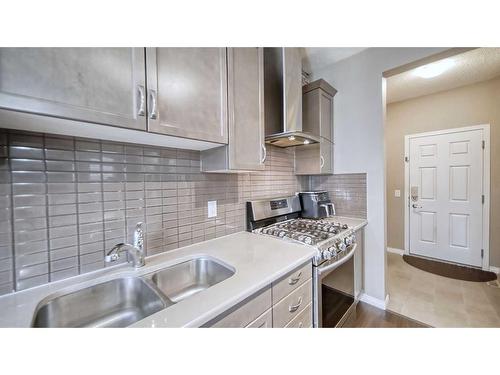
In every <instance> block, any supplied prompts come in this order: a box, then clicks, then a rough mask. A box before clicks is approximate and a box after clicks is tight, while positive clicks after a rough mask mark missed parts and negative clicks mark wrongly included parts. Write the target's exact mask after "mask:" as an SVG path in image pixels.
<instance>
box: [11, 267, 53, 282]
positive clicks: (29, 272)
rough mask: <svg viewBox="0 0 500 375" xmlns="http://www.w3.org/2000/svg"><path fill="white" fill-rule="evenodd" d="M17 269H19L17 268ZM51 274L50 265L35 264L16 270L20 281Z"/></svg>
mask: <svg viewBox="0 0 500 375" xmlns="http://www.w3.org/2000/svg"><path fill="white" fill-rule="evenodd" d="M16 268H17V267H16ZM48 272H49V264H48V263H42V264H35V265H32V266H25V267H21V268H18V269H16V278H17V279H19V280H22V279H28V278H31V277H35V276H40V275H45V274H47V273H48Z"/></svg>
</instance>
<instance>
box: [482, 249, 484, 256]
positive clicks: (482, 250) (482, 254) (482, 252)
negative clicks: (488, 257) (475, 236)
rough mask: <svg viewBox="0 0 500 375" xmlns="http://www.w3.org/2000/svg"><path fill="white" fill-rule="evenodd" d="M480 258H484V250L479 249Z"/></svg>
mask: <svg viewBox="0 0 500 375" xmlns="http://www.w3.org/2000/svg"><path fill="white" fill-rule="evenodd" d="M481 258H484V249H481Z"/></svg>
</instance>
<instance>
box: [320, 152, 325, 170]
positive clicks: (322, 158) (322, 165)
mask: <svg viewBox="0 0 500 375" xmlns="http://www.w3.org/2000/svg"><path fill="white" fill-rule="evenodd" d="M324 166H325V158H324V157H323V155H320V157H319V169H323V167H324Z"/></svg>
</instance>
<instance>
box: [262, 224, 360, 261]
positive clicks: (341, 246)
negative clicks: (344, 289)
mask: <svg viewBox="0 0 500 375" xmlns="http://www.w3.org/2000/svg"><path fill="white" fill-rule="evenodd" d="M253 232H254V233H258V234H264V235H268V236H273V237H278V238H282V239H284V240H288V241H293V242H300V243H303V244H306V245H310V246H313V247H315V248H316V250H317V254H316V256H315V257H314V259H313V263H314V265H316V266H317V265H319V264H321V263H323V262H326V261H330V260H337V259H339V258H340V257H342V255H343V254H344V253H345V252H346V250H347V247H348V246H350V245H351V244H353V243H354V241H355V237H354V234H353V230H352V229H350V228H349V227H348V226H347V225H346V224H342V223H338V222H334V221H332V220H330V219H302V218H296V219H290V220H285V221H281V222H277V223H275V224H271V225H267V226H264V227H261V228H257V229H254V230H253Z"/></svg>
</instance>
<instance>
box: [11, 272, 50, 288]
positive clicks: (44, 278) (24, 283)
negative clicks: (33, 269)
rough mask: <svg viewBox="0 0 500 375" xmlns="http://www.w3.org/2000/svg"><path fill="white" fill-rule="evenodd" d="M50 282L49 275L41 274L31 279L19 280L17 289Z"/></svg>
mask: <svg viewBox="0 0 500 375" xmlns="http://www.w3.org/2000/svg"><path fill="white" fill-rule="evenodd" d="M48 282H49V275H47V274H45V275H40V276H36V277H31V278H29V279H25V280H18V281H17V282H16V289H17V290H24V289H28V288H33V287H35V286H38V285H43V284H46V283H48Z"/></svg>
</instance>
